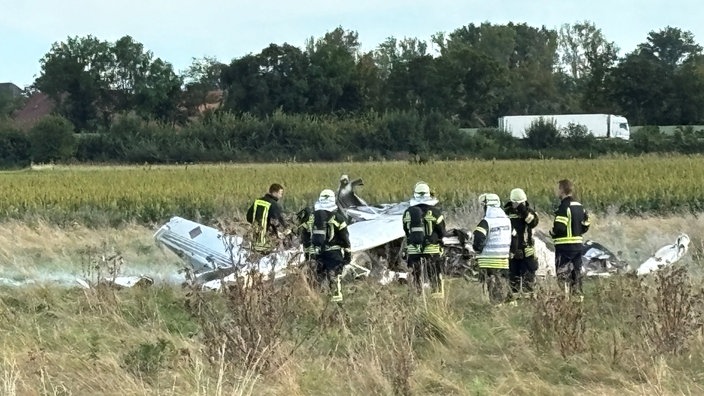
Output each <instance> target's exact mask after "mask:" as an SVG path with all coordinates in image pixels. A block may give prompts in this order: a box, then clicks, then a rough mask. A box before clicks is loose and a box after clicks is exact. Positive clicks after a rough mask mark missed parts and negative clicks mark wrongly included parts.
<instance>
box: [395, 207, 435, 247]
mask: <svg viewBox="0 0 704 396" xmlns="http://www.w3.org/2000/svg"><path fill="white" fill-rule="evenodd" d="M416 206H417V207H418V208H419V209H420V210H421V211H422V213H423V228H424V231H423V232H424V233H425V241H426V242H425V244H424V245H413V244H410V243H406V252H407V253H408V254H441V253H442V238H443V237H444V236H445V217H444V216H443V214H442V210H441V209H440V208H438V207H436V206H430V205H425V204H419V205H416ZM412 228H413V226H412V225H411V213H410V208H409V209H406V211H405V212H404V213H403V231H404V232H405V233H406V239H407V240H408V238H409V237H410V235H411V230H412Z"/></svg>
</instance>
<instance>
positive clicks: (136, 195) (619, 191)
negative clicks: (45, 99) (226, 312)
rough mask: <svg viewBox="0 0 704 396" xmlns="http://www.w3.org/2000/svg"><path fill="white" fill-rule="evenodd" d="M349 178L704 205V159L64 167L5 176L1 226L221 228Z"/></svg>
mask: <svg viewBox="0 0 704 396" xmlns="http://www.w3.org/2000/svg"><path fill="white" fill-rule="evenodd" d="M341 174H349V175H350V176H351V177H353V178H356V177H361V178H363V179H364V181H365V186H364V187H363V189H362V190H361V192H360V194H361V195H362V197H363V198H365V199H366V200H367V201H368V202H370V203H382V202H397V201H400V200H405V199H409V197H410V193H411V191H412V188H413V185H414V184H415V183H416V182H417V181H419V180H423V181H426V182H428V183H430V186H431V187H432V188H433V189H434V190H435V192H436V194H437V195H438V197H439V198H440V200H441V201H442V202H443V205H444V206H445V207H446V208H450V209H451V208H455V207H460V206H463V205H466V204H467V203H468V202H469V201H472V200H474V199H475V197H476V196H478V195H479V194H481V193H482V192H487V191H493V192H495V193H497V194H499V195H500V196H501V197H504V199H506V197H507V196H508V193H509V191H510V190H511V189H512V188H514V187H522V188H523V189H525V190H526V192H527V193H528V195H529V198H530V201H531V202H533V204H534V206H535V207H536V208H538V210H544V211H550V210H551V208H552V207H553V205H554V204H555V203H556V201H555V197H554V188H555V184H556V183H557V181H558V180H560V179H562V178H570V179H572V180H573V181H574V182H575V183H576V185H577V192H578V194H579V196H580V198H581V199H582V200H583V201H584V204H585V205H586V206H587V207H588V208H590V209H591V210H593V211H606V210H608V209H610V208H618V209H619V210H620V211H624V212H630V213H638V212H644V211H645V212H671V211H677V210H687V209H689V210H701V209H702V206H704V193H703V192H702V189H701V186H702V185H704V161H702V157H701V156H692V157H684V156H677V157H662V156H645V157H637V158H629V159H622V158H621V159H620V158H614V159H603V160H564V161H550V160H544V161H495V162H492V161H464V162H433V163H428V164H422V165H409V164H408V163H403V162H386V163H336V164H319V163H318V164H285V165H275V164H270V165H182V166H168V167H165V166H144V167H113V168H109V167H68V168H62V167H56V168H49V169H44V170H28V171H21V172H14V173H6V174H1V175H0V189H1V191H3V192H4V194H3V195H2V196H0V217H1V218H13V219H20V220H28V219H31V218H32V217H35V216H38V217H40V218H43V219H47V220H50V221H54V222H57V223H67V222H73V221H78V222H79V223H91V224H93V223H94V224H99V225H106V224H107V225H109V224H113V225H114V224H116V223H120V222H122V221H125V220H127V221H137V222H139V223H142V224H150V223H154V222H162V221H164V220H166V219H168V218H169V217H170V216H173V215H180V216H184V217H189V218H202V219H205V220H211V219H214V218H217V217H221V216H234V215H235V214H236V213H237V212H241V211H242V210H244V209H246V207H247V205H248V204H249V203H250V202H251V200H252V199H254V198H255V197H257V196H259V195H261V194H263V193H264V192H265V191H266V189H267V188H268V186H269V184H271V183H274V182H279V183H282V184H284V186H285V187H286V198H285V202H284V206H285V208H286V209H287V210H289V211H292V212H295V211H297V210H299V209H300V208H302V207H303V206H304V205H311V204H312V202H313V200H314V199H315V198H316V197H317V194H318V193H319V192H320V191H321V190H322V189H324V188H333V189H336V188H337V184H338V179H339V177H340V175H341Z"/></svg>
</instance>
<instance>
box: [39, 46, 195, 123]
mask: <svg viewBox="0 0 704 396" xmlns="http://www.w3.org/2000/svg"><path fill="white" fill-rule="evenodd" d="M41 67H42V70H41V74H40V76H39V78H37V80H36V81H35V84H34V85H35V87H36V88H37V89H39V90H40V91H42V92H44V93H46V94H47V95H49V96H50V97H51V98H52V99H54V101H56V102H57V103H58V104H59V112H60V113H61V114H62V115H64V116H66V117H67V118H68V119H69V121H71V122H72V123H73V124H74V125H75V127H76V128H77V129H78V130H95V129H97V128H98V126H101V125H102V126H105V127H107V126H109V124H110V122H111V118H112V116H113V115H114V114H115V113H116V112H126V111H136V112H137V113H139V114H141V115H143V116H144V117H156V118H158V119H163V120H167V119H169V120H170V121H173V119H174V118H175V117H176V116H175V114H176V113H177V110H176V109H177V106H178V102H179V101H180V98H178V99H177V97H178V96H180V86H181V82H180V79H179V78H178V76H176V74H175V73H174V72H173V69H172V67H171V65H170V64H168V63H167V62H164V61H163V60H161V59H159V58H156V59H154V56H153V54H152V53H151V52H150V51H145V50H144V46H143V45H142V44H140V43H139V42H137V41H135V40H134V39H133V38H132V37H130V36H124V37H122V38H120V39H119V40H117V41H116V42H115V43H110V42H107V41H101V40H98V39H97V38H95V37H93V36H86V37H69V38H68V39H67V40H66V41H65V42H60V43H54V44H53V45H52V48H51V50H50V51H49V52H48V53H47V54H46V55H45V56H44V57H43V58H42V60H41ZM146 90H149V92H147V91H146ZM167 114H168V115H167Z"/></svg>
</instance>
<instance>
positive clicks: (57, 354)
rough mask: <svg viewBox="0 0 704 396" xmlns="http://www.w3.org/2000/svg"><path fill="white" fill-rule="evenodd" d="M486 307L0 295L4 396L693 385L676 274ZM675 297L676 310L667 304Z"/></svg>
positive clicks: (687, 305) (691, 390)
mask: <svg viewBox="0 0 704 396" xmlns="http://www.w3.org/2000/svg"><path fill="white" fill-rule="evenodd" d="M587 288H588V298H587V299H586V300H585V302H584V303H582V304H579V303H577V302H574V301H566V300H564V299H562V298H561V297H559V295H558V294H557V293H555V292H553V291H545V292H543V293H542V294H541V295H540V296H539V298H538V299H537V300H536V301H523V302H522V303H521V304H520V305H519V306H516V307H510V306H503V307H493V308H492V307H491V306H490V305H488V304H487V303H486V302H485V301H484V300H483V298H482V294H481V292H480V290H479V286H478V285H476V284H474V283H468V282H465V281H460V280H454V281H452V282H450V283H449V284H448V287H447V298H446V299H445V300H444V301H436V300H426V299H425V298H424V297H423V296H412V295H410V294H409V293H408V289H407V288H406V287H405V286H400V285H399V286H393V287H384V288H382V287H379V286H376V285H374V284H357V285H356V289H355V290H351V291H348V292H347V297H346V301H345V302H344V303H343V304H342V305H332V304H329V303H327V302H326V300H324V299H322V298H321V297H320V296H319V295H318V294H316V293H315V292H313V291H311V290H310V289H308V288H307V287H306V285H305V283H303V281H302V279H301V278H298V277H294V278H291V282H290V283H287V284H285V285H279V286H272V285H267V284H265V285H260V286H258V287H257V288H255V289H254V291H253V292H252V293H253V294H254V297H250V296H246V295H243V294H241V293H238V292H229V293H225V294H212V293H209V294H202V293H199V292H191V293H188V294H187V293H186V291H184V290H181V289H176V288H170V287H152V288H148V289H128V290H124V291H119V292H118V291H113V290H107V289H99V290H93V291H79V290H63V289H42V288H27V289H21V290H19V291H18V290H16V289H13V290H0V307H1V310H0V313H1V314H2V318H3V320H2V322H0V331H2V343H3V351H2V361H1V367H0V370H1V371H2V373H1V374H2V377H1V379H0V382H1V386H2V393H3V394H4V395H32V394H37V395H39V394H42V395H47V394H48V395H82V394H121V395H250V394H253V395H329V394H336V395H359V394H369V395H389V394H398V395H414V394H432V395H493V394H514V395H535V394H541V395H568V394H587V395H616V394H619V395H625V394H633V395H642V394H649V395H651V394H655V395H672V394H695V395H696V394H702V392H704V386H703V385H702V381H703V380H704V376H703V375H702V372H703V371H702V366H701V364H702V363H701V362H702V361H704V336H703V335H702V332H701V327H700V322H698V321H699V320H700V319H701V310H702V299H701V297H702V295H701V290H700V289H701V288H700V287H699V286H692V285H691V283H690V281H689V280H688V279H687V277H686V275H684V274H682V273H677V272H672V273H663V277H662V278H660V279H653V280H652V281H651V282H648V283H646V284H641V283H640V282H639V280H637V279H635V278H620V279H612V280H600V281H595V282H592V283H589V284H588V285H587ZM675 308H676V309H675Z"/></svg>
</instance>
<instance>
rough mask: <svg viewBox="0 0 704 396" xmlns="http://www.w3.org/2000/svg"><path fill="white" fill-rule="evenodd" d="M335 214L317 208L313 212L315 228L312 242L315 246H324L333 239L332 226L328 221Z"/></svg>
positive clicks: (312, 231) (312, 232)
mask: <svg viewBox="0 0 704 396" xmlns="http://www.w3.org/2000/svg"><path fill="white" fill-rule="evenodd" d="M332 216H334V214H333V213H330V212H328V211H325V210H317V211H315V212H314V213H313V229H312V230H311V238H310V242H311V244H312V245H313V246H315V247H318V248H321V249H322V248H323V247H324V246H325V244H326V243H327V242H328V241H330V240H332V235H330V234H332V229H331V228H332V227H330V226H329V224H328V221H329V220H330V218H331V217H332Z"/></svg>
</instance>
